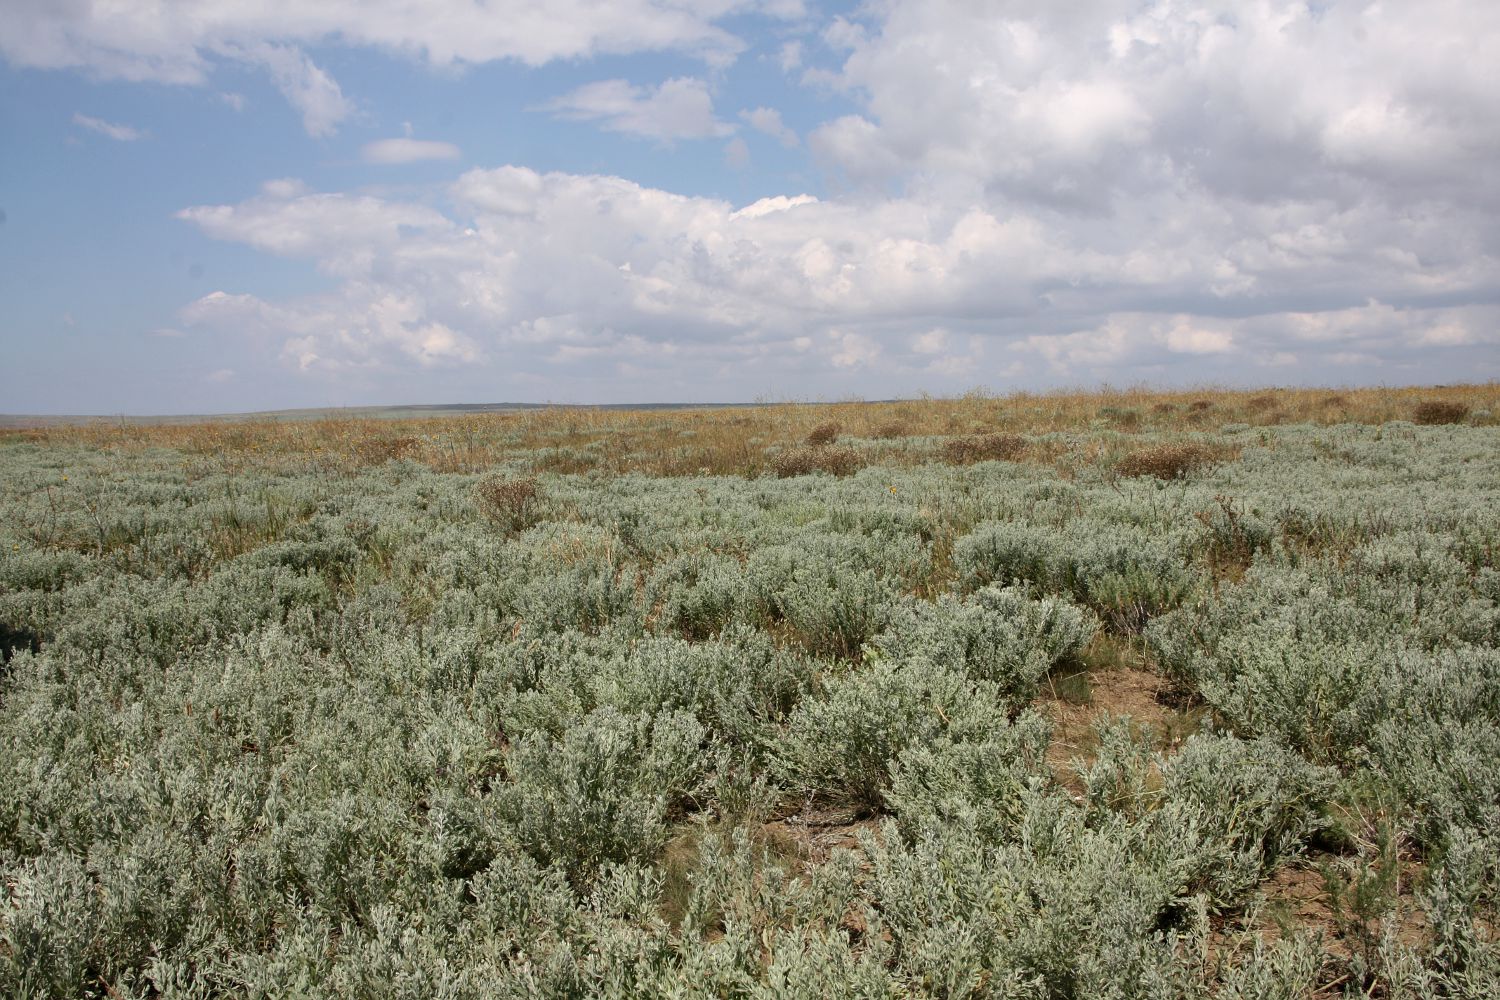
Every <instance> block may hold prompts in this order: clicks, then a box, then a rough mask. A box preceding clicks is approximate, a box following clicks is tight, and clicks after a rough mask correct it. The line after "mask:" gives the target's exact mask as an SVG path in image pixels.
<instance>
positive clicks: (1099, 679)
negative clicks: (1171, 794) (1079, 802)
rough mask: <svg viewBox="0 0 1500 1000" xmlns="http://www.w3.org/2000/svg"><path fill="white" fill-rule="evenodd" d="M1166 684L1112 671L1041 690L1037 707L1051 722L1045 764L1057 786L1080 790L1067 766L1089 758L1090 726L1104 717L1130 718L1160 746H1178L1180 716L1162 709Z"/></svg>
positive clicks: (1142, 674) (1135, 671) (1130, 670)
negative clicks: (1080, 759) (1175, 743)
mask: <svg viewBox="0 0 1500 1000" xmlns="http://www.w3.org/2000/svg"><path fill="white" fill-rule="evenodd" d="M1168 692H1169V685H1168V684H1167V682H1166V680H1164V679H1163V678H1161V677H1159V676H1157V675H1156V674H1154V673H1151V672H1150V671H1149V670H1141V669H1139V668H1137V667H1127V666H1117V667H1111V668H1110V669H1107V670H1093V671H1087V672H1080V673H1076V674H1071V675H1067V676H1064V677H1062V678H1053V679H1052V680H1051V681H1050V682H1049V683H1047V684H1044V685H1043V687H1042V695H1041V697H1040V698H1039V699H1038V701H1037V707H1038V708H1039V709H1041V710H1042V712H1044V713H1045V714H1046V715H1047V717H1048V718H1050V719H1051V720H1052V742H1051V744H1050V745H1049V746H1048V747H1047V763H1048V764H1050V765H1051V767H1052V772H1053V774H1054V776H1055V777H1056V778H1057V780H1058V781H1059V782H1060V783H1061V784H1062V785H1064V786H1065V787H1067V788H1068V789H1069V790H1070V791H1073V792H1075V793H1077V792H1080V791H1081V790H1082V786H1081V785H1080V784H1079V782H1078V776H1077V775H1076V774H1074V772H1073V766H1072V762H1073V761H1074V760H1075V759H1078V758H1082V759H1084V760H1089V759H1091V758H1092V757H1093V756H1094V750H1095V746H1096V733H1095V729H1094V724H1095V723H1096V722H1097V721H1098V720H1099V719H1101V718H1103V717H1104V716H1106V715H1108V716H1114V717H1120V716H1129V717H1130V720H1131V722H1132V723H1133V724H1134V725H1135V726H1137V727H1139V728H1140V729H1142V730H1145V731H1146V732H1148V733H1149V734H1150V735H1151V737H1152V739H1153V740H1154V741H1155V742H1157V743H1159V744H1161V745H1164V746H1165V745H1170V744H1172V743H1174V742H1176V740H1177V738H1178V737H1177V736H1176V735H1175V733H1176V732H1177V730H1179V729H1181V728H1182V724H1181V713H1179V712H1177V711H1175V710H1174V709H1172V708H1171V707H1169V706H1168V705H1167V704H1166V700H1167V697H1168Z"/></svg>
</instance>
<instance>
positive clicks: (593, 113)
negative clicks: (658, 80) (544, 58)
mask: <svg viewBox="0 0 1500 1000" xmlns="http://www.w3.org/2000/svg"><path fill="white" fill-rule="evenodd" d="M543 110H546V111H551V112H552V113H553V114H555V115H557V116H558V117H560V118H567V119H571V120H573V121H593V122H598V123H599V125H600V127H601V128H604V129H607V130H608V131H611V132H624V133H627V134H629V135H638V136H643V137H645V138H649V139H661V140H664V141H670V140H673V139H707V138H714V137H723V136H727V135H730V134H732V133H733V132H734V126H732V125H728V124H726V123H724V122H721V121H719V120H718V119H716V118H715V117H714V103H713V97H712V96H711V95H710V94H709V92H708V84H706V83H704V82H703V81H702V80H697V79H693V78H690V77H677V78H674V79H671V80H667V81H665V82H663V83H662V84H660V85H659V86H657V87H656V88H655V89H651V88H649V87H640V86H636V85H634V84H632V83H630V82H629V81H627V80H600V81H599V82H597V83H589V84H585V85H584V86H582V87H579V88H578V89H577V90H575V91H573V92H572V93H569V94H564V95H563V96H561V97H558V98H556V99H554V100H552V101H549V102H548V103H547V104H545V105H543Z"/></svg>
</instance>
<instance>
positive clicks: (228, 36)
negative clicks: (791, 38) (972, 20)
mask: <svg viewBox="0 0 1500 1000" xmlns="http://www.w3.org/2000/svg"><path fill="white" fill-rule="evenodd" d="M762 6H763V5H758V4H754V3H750V2H748V0H494V2H490V3H486V4H476V3H473V2H472V0H431V2H427V3H421V4H412V3H408V2H406V0H324V2H320V3H316V4H307V3H294V2H292V0H269V2H265V3H244V2H242V0H187V2H184V3H177V4H165V5H164V4H161V3H157V2H155V0H115V2H112V3H109V4H96V3H81V2H55V0H18V2H17V3H12V4H10V5H8V7H7V10H6V17H5V18H4V19H3V20H0V55H3V56H4V57H5V58H6V59H7V60H8V61H10V62H11V63H12V64H14V65H18V66H31V67H39V68H45V69H63V68H86V69H88V70H90V71H91V72H94V73H96V74H98V75H100V76H105V77H112V78H118V79H127V80H155V81H159V82H168V83H200V82H202V80H203V79H204V77H205V76H206V74H207V73H208V72H209V69H210V67H211V64H212V59H213V58H214V57H216V56H218V55H219V54H220V53H221V51H222V50H223V49H224V48H225V47H226V46H240V47H245V48H252V47H254V46H256V45H258V44H271V45H286V46H307V45H322V44H330V43H332V44H340V45H347V46H370V47H375V48H380V49H385V50H387V51H390V52H395V53H400V54H403V55H409V56H414V57H419V58H422V59H425V60H426V61H427V62H429V63H431V64H432V65H434V66H452V65H454V64H462V63H469V64H477V63H485V62H491V61H495V60H503V59H508V60H516V61H519V62H522V63H525V64H527V65H530V66H539V65H542V64H544V63H548V62H552V61H553V60H558V59H581V58H587V57H589V56H593V55H598V54H601V53H629V52H665V51H674V52H683V53H687V54H689V55H693V56H697V57H700V58H704V59H709V60H719V59H723V58H726V57H730V56H732V55H733V54H734V53H736V52H738V51H740V49H741V48H742V47H743V43H741V42H740V41H739V40H738V39H736V38H735V37H734V36H732V35H731V34H729V33H728V32H727V31H725V30H724V29H722V28H720V27H718V26H717V24H716V23H715V22H717V21H719V20H721V19H723V18H725V17H728V16H732V15H735V14H741V13H745V12H747V11H751V10H755V9H758V8H760V7H762ZM771 6H772V7H773V8H774V7H775V6H776V5H774V4H773V5H771ZM783 6H784V5H783ZM766 13H768V14H770V15H771V16H783V15H785V14H786V13H788V12H787V11H785V10H780V9H769V10H767V11H766Z"/></svg>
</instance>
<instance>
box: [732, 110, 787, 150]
mask: <svg viewBox="0 0 1500 1000" xmlns="http://www.w3.org/2000/svg"><path fill="white" fill-rule="evenodd" d="M740 117H741V118H742V119H744V120H745V122H746V123H747V124H749V126H750V127H751V128H753V129H755V130H756V131H757V132H764V133H765V134H766V135H768V136H770V137H771V138H773V139H775V140H776V141H777V142H779V143H781V144H782V145H783V146H785V147H787V148H788V149H792V148H795V147H796V146H798V145H800V144H801V140H799V139H798V138H797V133H796V132H795V131H794V130H793V129H792V128H791V127H789V126H788V125H787V124H786V123H785V122H783V121H782V120H781V112H780V111H777V110H776V109H775V108H754V109H752V110H749V111H741V112H740Z"/></svg>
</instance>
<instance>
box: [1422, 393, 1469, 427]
mask: <svg viewBox="0 0 1500 1000" xmlns="http://www.w3.org/2000/svg"><path fill="white" fill-rule="evenodd" d="M1468 416H1469V406H1468V404H1467V403H1464V402H1461V401H1459V400H1453V399H1429V400H1425V401H1423V402H1421V403H1418V404H1417V405H1416V406H1414V407H1413V408H1412V411H1411V419H1412V422H1413V423H1418V424H1425V425H1427V426H1436V425H1438V424H1461V423H1463V422H1464V420H1465V419H1466V418H1467V417H1468Z"/></svg>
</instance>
